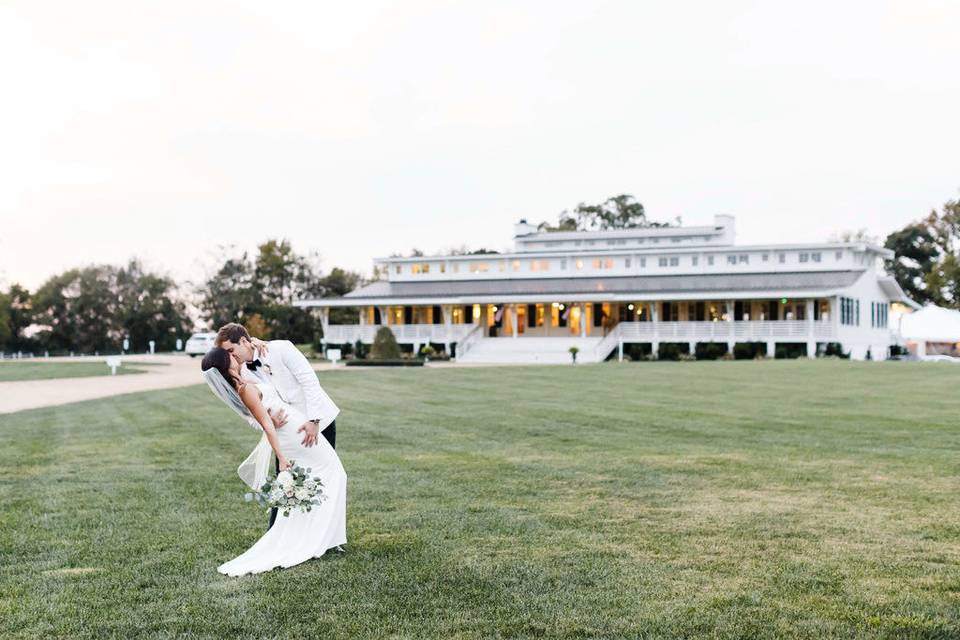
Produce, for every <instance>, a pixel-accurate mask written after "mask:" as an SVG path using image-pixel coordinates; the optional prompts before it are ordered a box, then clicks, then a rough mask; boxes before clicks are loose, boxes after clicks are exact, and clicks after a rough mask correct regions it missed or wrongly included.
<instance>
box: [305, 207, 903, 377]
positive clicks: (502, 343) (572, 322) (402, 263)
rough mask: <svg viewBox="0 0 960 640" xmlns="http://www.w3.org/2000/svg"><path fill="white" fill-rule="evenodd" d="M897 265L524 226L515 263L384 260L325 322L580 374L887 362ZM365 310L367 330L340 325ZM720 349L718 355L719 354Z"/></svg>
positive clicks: (829, 249) (726, 235)
mask: <svg viewBox="0 0 960 640" xmlns="http://www.w3.org/2000/svg"><path fill="white" fill-rule="evenodd" d="M891 257H892V253H891V252H890V251H889V250H887V249H883V248H880V247H877V246H873V245H870V244H864V243H856V242H854V243H817V244H782V245H737V244H736V242H735V228H734V218H733V217H732V216H725V215H718V216H716V217H715V219H714V223H713V224H712V225H705V226H689V227H644V228H634V229H620V230H609V231H571V232H544V231H538V230H537V228H536V227H535V226H533V225H531V224H528V223H527V222H526V221H525V220H521V221H520V222H519V223H518V224H517V225H515V228H514V250H513V251H512V252H510V253H503V254H473V255H446V256H431V257H412V258H403V257H391V258H378V259H375V260H374V265H375V272H376V273H377V274H378V275H379V277H380V278H381V279H380V280H377V281H375V282H372V283H370V284H368V285H366V286H363V287H361V288H359V289H357V290H355V291H352V292H350V293H348V294H347V295H345V296H343V297H340V298H324V299H317V300H303V301H299V302H297V303H296V304H297V305H298V306H301V307H307V308H313V309H316V310H318V313H319V315H320V318H321V322H322V325H323V331H324V342H325V343H326V344H344V343H355V342H356V341H357V340H360V341H362V342H364V343H371V342H372V341H373V337H374V334H375V333H376V330H377V329H378V328H379V326H381V325H385V326H389V327H390V328H391V330H392V331H393V332H394V334H395V335H396V338H397V340H398V341H399V342H400V343H401V344H404V343H406V344H410V345H412V346H413V348H414V349H415V350H419V348H420V346H421V345H424V344H428V343H432V344H434V345H435V346H436V347H438V348H439V347H442V348H444V349H446V350H447V352H448V353H453V355H455V356H456V358H457V359H458V360H460V361H466V362H569V361H570V355H569V348H570V347H573V346H576V347H577V348H578V349H579V354H578V358H577V359H578V360H579V361H583V362H591V361H593V362H596V361H602V360H605V359H606V358H608V357H610V356H611V355H612V354H613V355H617V356H620V357H622V355H623V351H624V348H625V346H627V347H628V348H629V345H631V344H637V343H639V344H640V345H642V347H641V349H642V350H643V351H649V352H652V353H653V354H657V353H658V352H660V350H661V349H663V348H666V345H668V344H669V345H670V348H671V349H672V350H674V351H675V350H677V349H678V348H679V349H680V350H681V351H690V352H694V351H696V350H697V349H698V346H699V347H700V349H703V347H704V345H706V344H708V343H712V344H713V345H717V346H718V347H719V349H721V350H724V351H732V350H733V349H734V346H735V345H736V344H737V343H752V347H753V348H754V349H758V350H759V351H760V353H764V354H766V355H769V356H773V355H774V354H775V353H776V352H777V350H778V348H779V349H780V350H781V351H784V350H788V351H789V352H790V353H802V354H806V355H808V356H810V357H813V356H814V355H815V354H817V353H818V351H823V348H824V346H825V345H827V344H829V343H839V344H840V345H841V346H842V349H843V350H844V351H845V352H848V353H849V354H850V355H851V356H852V357H853V358H857V359H862V358H866V357H868V353H869V354H870V356H871V357H873V358H880V357H883V356H885V355H886V353H887V351H888V349H889V347H890V345H891V344H894V343H895V342H896V340H895V336H894V335H893V334H892V333H891V329H890V324H889V315H890V307H891V305H897V304H900V305H908V306H915V305H914V303H913V302H912V301H911V300H909V299H908V298H907V296H906V295H905V294H904V292H903V291H902V289H901V288H900V287H899V285H897V283H896V281H895V280H894V279H893V278H891V277H889V276H887V275H886V274H885V273H884V272H883V267H882V264H883V259H885V258H891ZM332 307H359V310H360V314H359V317H360V322H359V324H356V325H334V324H330V323H329V322H328V318H329V313H328V312H329V309H330V308H332ZM714 350H715V351H716V350H717V347H714Z"/></svg>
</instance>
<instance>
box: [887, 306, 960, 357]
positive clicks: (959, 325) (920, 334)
mask: <svg viewBox="0 0 960 640" xmlns="http://www.w3.org/2000/svg"><path fill="white" fill-rule="evenodd" d="M900 337H901V338H902V339H903V341H904V342H906V343H907V347H908V348H910V350H911V351H913V352H914V353H915V354H916V355H918V356H920V357H921V358H922V357H924V356H925V355H927V353H930V352H932V353H944V352H955V351H956V350H957V345H960V311H955V310H953V309H944V308H943V307H936V306H933V305H930V306H926V307H924V308H923V309H920V310H919V311H916V312H914V313H907V314H904V315H903V316H902V317H901V319H900ZM930 343H934V344H930Z"/></svg>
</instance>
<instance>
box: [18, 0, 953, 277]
mask: <svg viewBox="0 0 960 640" xmlns="http://www.w3.org/2000/svg"><path fill="white" fill-rule="evenodd" d="M957 24H960V2H955V1H953V0H943V1H940V2H937V1H933V0H909V1H901V2H882V1H880V0H864V1H853V0H848V1H842V0H841V1H837V0H831V1H829V2H821V1H812V2H811V1H808V2H796V1H795V0H791V1H783V2H779V1H773V0H767V1H762V2H761V1H753V2H748V1H735V0H727V1H724V2H716V1H715V0H711V1H703V2H671V3H666V2H642V1H638V0H632V1H624V2H602V1H592V2H558V1H557V0H550V1H548V2H547V1H545V2H533V1H520V2H517V1H511V2H499V1H491V0H486V1H484V2H439V1H437V2H417V1H411V0H404V1H403V2H354V3H344V2H322V3H321V2H302V3H298V2H283V3H264V2H236V1H231V2H211V1H203V2H197V1H195V0H194V1H190V2H171V1H169V0H168V1H165V2H146V1H136V0H133V1H131V0H120V1H116V2H93V1H85V2H74V1H70V2H62V3H55V2H49V1H44V2H36V1H34V0H22V1H19V2H17V1H9V0H0V82H2V85H0V86H2V88H3V97H2V100H0V284H4V285H5V284H8V283H10V282H11V281H19V282H22V283H23V284H25V285H27V286H29V287H31V288H33V287H36V286H38V285H39V284H40V283H41V282H42V281H43V280H45V279H46V278H47V277H48V276H50V275H52V274H54V273H58V272H60V271H62V270H64V269H66V268H69V267H73V266H78V265H83V264H87V263H90V262H109V263H114V264H119V263H122V262H125V261H126V260H127V259H128V258H129V257H131V256H139V257H141V258H143V259H144V260H145V261H146V263H147V265H148V266H150V267H152V268H155V269H159V270H161V271H164V272H166V273H168V274H170V275H173V276H175V277H177V278H178V279H179V280H182V281H187V280H200V279H202V277H203V276H204V275H205V274H206V273H208V272H209V270H210V269H212V268H213V266H214V263H215V262H214V256H215V255H216V247H217V245H218V244H238V245H241V246H243V247H249V248H252V247H253V246H254V245H255V244H256V243H257V242H259V241H262V240H264V239H267V238H270V237H286V238H289V239H290V240H291V241H292V242H293V245H294V247H295V248H296V249H298V250H299V251H304V252H306V251H311V250H318V251H319V252H321V254H322V255H323V257H324V263H323V264H324V266H325V268H327V269H329V268H330V267H332V266H343V267H347V268H351V269H356V270H360V271H362V272H364V273H369V271H370V266H371V260H372V258H373V257H375V256H382V255H389V254H391V253H393V252H398V251H400V252H408V251H409V250H410V249H411V248H412V247H414V246H416V247H419V248H421V249H424V250H426V251H427V252H434V251H439V250H443V249H447V248H450V247H453V246H458V245H461V244H468V245H469V246H471V247H473V248H477V247H481V246H482V247H487V248H494V249H505V248H508V247H509V245H510V242H511V235H512V225H513V223H514V222H516V221H517V220H518V219H519V218H521V217H526V218H527V219H529V220H531V221H534V222H539V221H541V220H546V219H549V220H555V219H556V217H557V214H558V213H559V212H560V211H561V210H563V209H564V208H570V207H573V206H575V205H576V204H577V203H578V202H581V201H586V202H590V203H592V202H598V201H601V200H603V199H605V198H606V197H608V196H611V195H615V194H619V193H630V194H633V195H635V196H636V197H637V198H638V199H639V200H640V201H641V202H643V203H644V205H645V206H646V208H647V211H648V213H649V214H650V216H651V217H652V218H653V219H664V220H665V219H669V218H673V217H674V216H677V215H681V216H683V219H684V222H685V223H688V224H702V223H708V222H710V221H711V220H712V216H713V215H714V214H715V213H729V214H732V215H735V216H736V218H737V230H738V239H739V241H741V242H747V243H755V242H793V241H800V240H810V241H816V240H825V239H826V238H827V237H828V236H830V235H831V234H833V233H835V232H838V231H842V230H848V229H850V230H852V229H858V228H861V227H866V228H867V229H868V230H869V231H870V232H871V233H874V234H876V235H879V236H884V235H886V234H887V233H888V232H889V231H891V230H893V229H894V228H897V227H899V226H902V225H903V224H905V223H906V222H908V221H910V220H913V219H916V218H919V217H921V216H923V215H924V214H925V213H927V212H928V211H929V210H930V209H931V208H932V207H939V205H940V204H942V203H943V202H944V201H945V200H948V199H954V198H956V197H958V195H960V153H958V149H960V117H958V115H957V114H958V110H960V82H958V81H957V80H958V77H960V38H958V37H957V32H956V26H957Z"/></svg>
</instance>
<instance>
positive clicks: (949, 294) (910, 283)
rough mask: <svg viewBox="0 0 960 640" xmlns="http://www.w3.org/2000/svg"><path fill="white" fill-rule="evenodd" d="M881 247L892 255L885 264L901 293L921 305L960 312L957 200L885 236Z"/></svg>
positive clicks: (959, 243)
mask: <svg viewBox="0 0 960 640" xmlns="http://www.w3.org/2000/svg"><path fill="white" fill-rule="evenodd" d="M884 246H885V247H886V248H887V249H890V250H892V251H893V252H894V254H895V255H894V257H893V258H892V259H890V260H887V261H886V269H887V272H888V273H890V275H892V276H893V277H894V278H896V280H897V282H898V283H899V284H900V286H901V288H903V290H904V292H906V294H907V295H909V296H910V297H911V298H913V299H914V300H916V301H917V302H920V303H925V302H932V303H934V304H939V305H943V306H948V307H953V308H960V297H958V296H957V288H956V279H957V275H956V269H957V267H956V265H957V262H958V251H960V200H951V201H948V202H946V203H945V204H944V205H943V208H942V210H941V211H940V212H937V211H931V212H930V214H929V215H928V216H927V217H926V218H924V219H922V220H919V221H916V222H911V223H910V224H908V225H906V226H905V227H904V228H902V229H898V230H897V231H894V232H893V233H891V234H890V235H888V236H887V239H886V242H885V243H884Z"/></svg>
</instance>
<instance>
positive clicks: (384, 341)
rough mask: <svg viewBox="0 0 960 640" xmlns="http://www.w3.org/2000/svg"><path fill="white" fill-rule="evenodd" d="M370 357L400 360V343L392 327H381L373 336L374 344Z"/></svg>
mask: <svg viewBox="0 0 960 640" xmlns="http://www.w3.org/2000/svg"><path fill="white" fill-rule="evenodd" d="M370 357H371V358H373V359H374V360H399V359H400V345H399V344H397V337H396V336H394V335H393V331H392V330H391V329H390V327H380V328H379V329H377V335H375V336H374V337H373V346H371V347H370Z"/></svg>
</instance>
